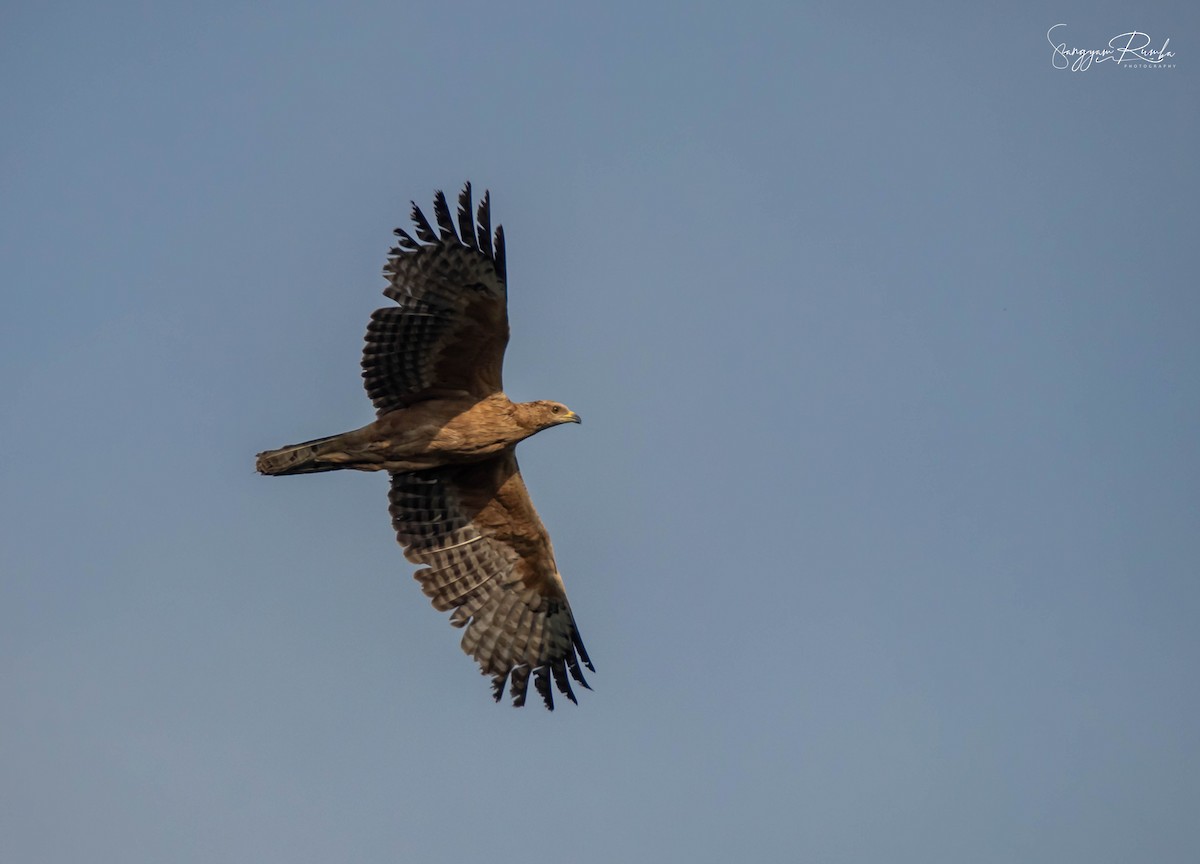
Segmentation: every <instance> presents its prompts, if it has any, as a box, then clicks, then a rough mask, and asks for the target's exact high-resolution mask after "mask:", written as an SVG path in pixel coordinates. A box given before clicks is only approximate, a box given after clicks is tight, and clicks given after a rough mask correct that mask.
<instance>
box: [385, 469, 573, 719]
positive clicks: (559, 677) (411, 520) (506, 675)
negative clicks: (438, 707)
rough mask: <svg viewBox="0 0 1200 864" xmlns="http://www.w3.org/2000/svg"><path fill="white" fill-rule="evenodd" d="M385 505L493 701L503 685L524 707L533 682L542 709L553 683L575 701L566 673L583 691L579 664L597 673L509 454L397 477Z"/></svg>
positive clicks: (424, 586) (427, 591)
mask: <svg viewBox="0 0 1200 864" xmlns="http://www.w3.org/2000/svg"><path fill="white" fill-rule="evenodd" d="M388 500H389V503H390V508H389V509H390V511H391V514H392V524H393V526H394V527H395V529H396V535H397V537H398V538H399V540H400V543H401V545H402V546H403V547H404V554H405V555H406V556H407V558H408V560H410V561H412V562H413V563H414V564H424V565H425V567H424V568H422V569H420V570H418V571H417V572H416V574H415V576H416V579H417V581H418V582H420V583H421V589H422V590H423V591H424V592H425V594H426V595H427V596H429V598H430V599H432V600H433V605H434V608H436V609H440V610H442V611H450V610H453V612H452V614H451V616H450V623H451V624H453V625H454V626H456V627H465V628H466V632H465V633H464V634H463V639H462V647H463V650H464V651H465V652H467V654H469V655H471V656H472V657H474V658H475V659H476V660H477V661H478V662H479V665H480V667H481V668H482V670H483V673H484V674H485V675H490V676H492V689H493V695H494V696H495V699H496V701H497V702H499V701H500V697H501V696H502V695H503V693H504V685H505V682H506V679H507V680H508V681H509V682H510V685H511V695H512V700H513V704H514V705H524V704H525V695H526V691H527V688H528V686H529V679H530V677H531V676H532V677H533V681H534V686H535V687H536V689H537V691H538V693H539V694H540V695H541V697H542V700H543V701H544V702H545V703H546V707H547V708H549V709H551V710H553V709H554V695H553V692H552V688H551V686H550V679H551V678H553V679H554V684H555V685H556V686H557V688H558V690H559V692H560V693H562V694H564V695H565V696H566V697H567V698H568V699H570V700H571V701H572V702H575V701H576V700H575V694H574V692H572V690H571V683H570V680H569V679H568V674H569V675H570V677H571V678H574V679H575V681H577V682H578V683H579V684H581V685H583V686H584V687H588V684H587V682H586V681H585V680H584V678H583V673H582V670H581V669H580V665H579V664H580V661H582V662H583V665H585V666H587V668H588V669H591V670H593V671H595V670H594V667H593V666H592V664H591V661H590V660H589V659H588V655H587V651H586V650H585V649H584V647H583V642H582V640H581V639H580V638H579V630H578V629H577V628H576V626H575V618H574V616H573V615H572V614H571V605H570V603H568V602H567V595H566V590H565V588H564V587H563V582H562V577H561V576H560V575H559V573H558V568H557V567H556V566H555V563H554V550H553V549H552V547H551V545H550V538H549V536H548V535H547V534H546V529H545V528H544V527H543V526H542V523H541V520H540V519H538V516H537V513H536V512H535V511H534V509H533V502H532V501H530V499H529V493H528V491H526V489H525V483H524V481H522V479H521V473H520V471H519V470H518V468H517V459H516V456H515V455H514V454H513V451H512V450H511V449H510V450H507V451H505V453H503V454H502V455H500V456H497V457H495V458H493V459H488V460H486V461H483V462H475V463H471V464H469V465H462V466H452V467H444V468H436V469H432V470H429V471H418V472H414V473H409V474H393V475H392V487H391V492H390V494H389V496H388ZM588 689H591V688H588Z"/></svg>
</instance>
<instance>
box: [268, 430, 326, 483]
mask: <svg viewBox="0 0 1200 864" xmlns="http://www.w3.org/2000/svg"><path fill="white" fill-rule="evenodd" d="M341 437H342V436H341V435H329V436H328V437H325V438H314V439H313V440H312V441H305V442H304V443H303V444H289V445H288V446H286V447H280V448H279V449H278V450H266V451H264V452H262V453H259V454H258V457H257V462H256V464H255V467H256V468H257V469H258V473H259V474H271V475H283V474H316V473H318V472H321V471H336V470H338V469H339V468H345V467H347V466H346V459H345V456H344V454H342V453H341V448H340V447H339V446H337V445H334V446H330V442H332V441H336V440H337V439H338V438H341ZM338 456H341V458H336V457H338ZM331 457H332V458H331Z"/></svg>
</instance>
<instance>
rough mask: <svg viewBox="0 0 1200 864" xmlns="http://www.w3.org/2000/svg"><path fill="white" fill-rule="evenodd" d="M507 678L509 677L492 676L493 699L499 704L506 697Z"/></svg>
mask: <svg viewBox="0 0 1200 864" xmlns="http://www.w3.org/2000/svg"><path fill="white" fill-rule="evenodd" d="M507 677H508V676H507V675H493V676H492V698H493V699H494V700H495V701H497V702H499V701H500V699H501V697H503V696H504V684H505V679H506V678H507Z"/></svg>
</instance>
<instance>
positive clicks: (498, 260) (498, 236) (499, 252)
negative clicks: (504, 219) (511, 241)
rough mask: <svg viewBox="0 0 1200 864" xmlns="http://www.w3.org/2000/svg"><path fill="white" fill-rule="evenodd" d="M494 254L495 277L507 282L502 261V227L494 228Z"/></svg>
mask: <svg viewBox="0 0 1200 864" xmlns="http://www.w3.org/2000/svg"><path fill="white" fill-rule="evenodd" d="M495 245H496V254H495V257H494V260H495V262H496V275H497V276H499V277H500V281H501V282H507V281H508V279H507V278H506V277H505V270H506V264H505V259H504V226H503V225H497V226H496V244H495Z"/></svg>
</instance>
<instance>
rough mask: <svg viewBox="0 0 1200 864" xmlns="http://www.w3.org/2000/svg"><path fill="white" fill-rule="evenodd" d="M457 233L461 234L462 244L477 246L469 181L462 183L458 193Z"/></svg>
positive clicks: (475, 247) (476, 247) (471, 246)
mask: <svg viewBox="0 0 1200 864" xmlns="http://www.w3.org/2000/svg"><path fill="white" fill-rule="evenodd" d="M458 233H459V234H461V235H462V242H463V245H464V246H469V247H470V248H472V249H478V248H479V240H478V239H477V238H476V237H475V214H474V213H472V212H471V181H470V180H468V181H467V182H466V183H464V184H463V188H462V191H461V192H459V193H458Z"/></svg>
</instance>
